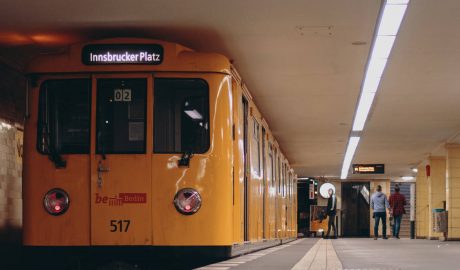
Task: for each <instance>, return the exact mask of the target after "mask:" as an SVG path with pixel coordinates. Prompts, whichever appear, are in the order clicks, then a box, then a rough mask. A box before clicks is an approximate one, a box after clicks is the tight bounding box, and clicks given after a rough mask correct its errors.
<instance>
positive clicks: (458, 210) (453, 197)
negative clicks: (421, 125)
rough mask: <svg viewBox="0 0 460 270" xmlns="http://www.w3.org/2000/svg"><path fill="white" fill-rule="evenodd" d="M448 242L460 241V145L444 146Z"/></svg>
mask: <svg viewBox="0 0 460 270" xmlns="http://www.w3.org/2000/svg"><path fill="white" fill-rule="evenodd" d="M446 148H447V185H446V207H447V212H448V223H447V224H448V225H447V227H448V228H447V229H448V235H447V238H448V240H460V145H459V144H455V145H446Z"/></svg>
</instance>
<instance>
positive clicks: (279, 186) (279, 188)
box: [277, 154, 282, 194]
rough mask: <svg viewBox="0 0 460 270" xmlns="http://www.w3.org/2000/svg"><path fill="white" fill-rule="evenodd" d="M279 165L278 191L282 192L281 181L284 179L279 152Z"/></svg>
mask: <svg viewBox="0 0 460 270" xmlns="http://www.w3.org/2000/svg"><path fill="white" fill-rule="evenodd" d="M277 160H278V166H277V170H278V193H279V194H281V182H282V179H281V175H282V174H281V160H280V156H279V154H278V158H277Z"/></svg>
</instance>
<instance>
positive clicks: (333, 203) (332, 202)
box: [326, 188, 337, 239]
mask: <svg viewBox="0 0 460 270" xmlns="http://www.w3.org/2000/svg"><path fill="white" fill-rule="evenodd" d="M328 193H329V198H328V199H327V216H328V218H329V222H328V224H327V234H326V238H329V233H330V232H331V227H332V228H333V229H334V239H336V238H337V227H336V226H335V215H336V209H337V198H336V197H335V194H334V190H333V189H332V188H330V189H329V190H328Z"/></svg>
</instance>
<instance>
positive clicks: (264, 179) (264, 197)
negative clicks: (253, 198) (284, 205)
mask: <svg viewBox="0 0 460 270" xmlns="http://www.w3.org/2000/svg"><path fill="white" fill-rule="evenodd" d="M266 133H267V132H266V131H265V128H264V127H262V238H263V239H266V238H267V236H266V232H267V229H266V228H265V226H266V221H265V217H266V206H265V204H266V203H267V191H266V188H267V166H266V157H265V153H266V150H265V145H266V143H265V136H266Z"/></svg>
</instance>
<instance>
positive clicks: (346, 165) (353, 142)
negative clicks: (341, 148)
mask: <svg viewBox="0 0 460 270" xmlns="http://www.w3.org/2000/svg"><path fill="white" fill-rule="evenodd" d="M359 139H360V138H359V137H350V140H349V141H348V146H347V151H346V152H345V158H344V159H343V164H342V173H341V174H340V179H347V175H348V170H349V169H350V165H351V161H352V160H353V156H354V155H355V151H356V147H358V143H359Z"/></svg>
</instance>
